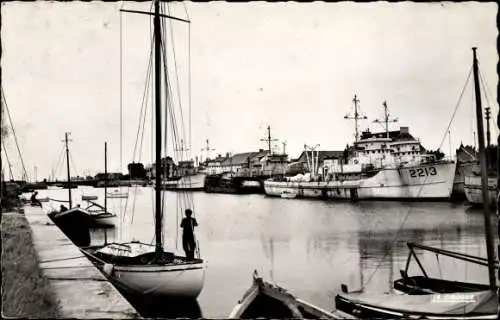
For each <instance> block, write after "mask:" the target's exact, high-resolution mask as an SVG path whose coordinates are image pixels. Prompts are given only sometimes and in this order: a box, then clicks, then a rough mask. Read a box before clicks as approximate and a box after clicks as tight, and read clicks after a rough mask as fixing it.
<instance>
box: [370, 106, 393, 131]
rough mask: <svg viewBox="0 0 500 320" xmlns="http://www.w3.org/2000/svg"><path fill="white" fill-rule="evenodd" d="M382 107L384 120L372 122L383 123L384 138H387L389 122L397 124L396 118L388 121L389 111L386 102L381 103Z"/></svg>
mask: <svg viewBox="0 0 500 320" xmlns="http://www.w3.org/2000/svg"><path fill="white" fill-rule="evenodd" d="M382 105H383V106H384V119H383V120H379V119H375V120H374V121H373V122H376V123H382V122H383V123H385V134H386V138H389V122H398V118H394V119H389V116H390V114H389V110H388V108H387V101H384V103H382Z"/></svg>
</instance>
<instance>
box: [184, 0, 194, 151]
mask: <svg viewBox="0 0 500 320" xmlns="http://www.w3.org/2000/svg"><path fill="white" fill-rule="evenodd" d="M182 4H183V6H184V12H185V13H186V17H187V19H186V20H188V21H191V18H190V17H189V13H188V11H187V6H186V3H185V2H182ZM188 99H189V100H188V104H189V149H190V150H192V143H191V136H192V127H191V23H188Z"/></svg>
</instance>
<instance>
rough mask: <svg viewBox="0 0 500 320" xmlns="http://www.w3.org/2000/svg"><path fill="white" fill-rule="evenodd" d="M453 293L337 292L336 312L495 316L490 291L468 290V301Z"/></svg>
mask: <svg viewBox="0 0 500 320" xmlns="http://www.w3.org/2000/svg"><path fill="white" fill-rule="evenodd" d="M457 297H458V296H457V294H456V293H451V294H432V295H416V296H415V295H405V294H375V295H368V294H364V293H360V292H354V293H343V294H338V295H337V296H336V297H335V306H336V308H337V310H338V311H340V312H342V313H345V314H348V315H350V316H354V317H356V318H358V319H396V318H410V319H443V320H444V319H497V309H498V301H497V297H496V294H495V293H494V292H491V291H476V292H469V293H468V294H467V296H466V297H469V298H474V299H477V300H471V302H467V301H464V302H461V301H460V300H458V299H457Z"/></svg>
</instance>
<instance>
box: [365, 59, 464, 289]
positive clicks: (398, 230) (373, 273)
mask: <svg viewBox="0 0 500 320" xmlns="http://www.w3.org/2000/svg"><path fill="white" fill-rule="evenodd" d="M471 73H472V67H471V69H470V71H469V74H468V76H467V80H466V81H465V84H464V87H463V89H462V91H461V93H460V97H459V99H458V102H457V104H456V106H455V109H454V111H453V115H452V117H451V119H450V122H449V123H448V126H447V128H446V130H445V133H444V135H443V138H442V139H441V143H440V145H439V147H438V150H439V149H441V147H442V145H443V143H444V140H445V138H446V135H447V134H448V130H449V128H450V126H451V123H452V121H453V119H454V117H455V114H456V112H457V110H458V107H459V105H460V102H461V100H462V96H463V94H464V91H465V88H466V87H467V84H468V83H469V79H470V75H471ZM428 178H429V176H426V177H425V179H424V183H423V184H422V186H421V187H420V188H419V191H418V193H417V197H416V198H417V199H418V198H419V196H420V194H421V192H422V190H423V187H424V186H425V183H426V182H427V180H428ZM413 209H414V206H413V204H410V209H409V210H408V211H407V212H406V214H405V216H404V218H403V221H402V222H401V223H400V224H399V227H398V229H397V230H396V234H395V236H394V238H393V239H392V240H391V241H390V243H391V246H392V247H393V246H394V244H395V243H396V241H397V239H398V238H399V234H400V232H401V230H403V226H404V225H405V223H406V221H407V220H408V217H409V216H410V214H411V212H412V211H413ZM387 255H388V252H387V251H386V252H385V253H384V255H383V256H382V258H381V259H380V261H379V262H378V263H377V265H376V267H375V269H374V270H373V272H372V273H371V274H370V276H369V277H368V280H367V281H366V282H365V283H364V284H363V285H362V289H364V288H366V285H368V284H369V283H370V282H371V280H372V279H373V277H374V276H375V274H376V273H377V272H378V269H379V268H380V266H381V265H382V262H383V261H384V260H385V258H386V257H387Z"/></svg>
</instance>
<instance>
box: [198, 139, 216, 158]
mask: <svg viewBox="0 0 500 320" xmlns="http://www.w3.org/2000/svg"><path fill="white" fill-rule="evenodd" d="M206 143H207V146H206V147H205V148H204V149H201V151H206V152H207V159H206V160H208V159H209V157H210V151H215V149H210V143H209V141H208V139H207V140H206Z"/></svg>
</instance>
